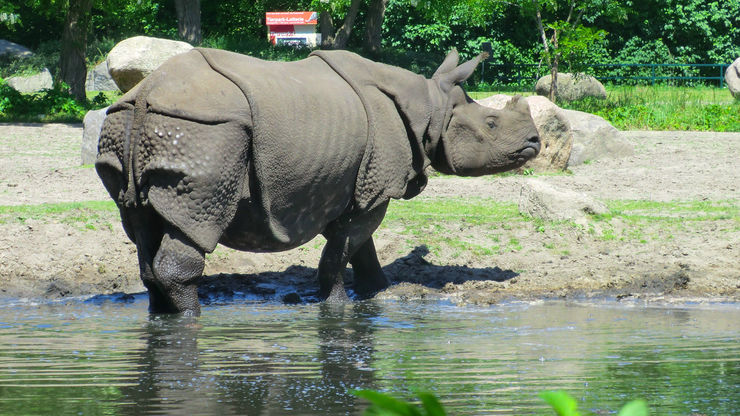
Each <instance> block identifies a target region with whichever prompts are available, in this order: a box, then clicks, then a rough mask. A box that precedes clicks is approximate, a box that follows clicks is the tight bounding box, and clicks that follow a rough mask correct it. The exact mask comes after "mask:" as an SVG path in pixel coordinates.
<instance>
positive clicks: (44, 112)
mask: <svg viewBox="0 0 740 416" xmlns="http://www.w3.org/2000/svg"><path fill="white" fill-rule="evenodd" d="M114 99H115V97H109V96H106V95H105V94H102V93H99V94H97V95H95V96H94V97H93V98H92V99H91V100H87V101H86V102H84V103H80V102H77V101H75V99H74V98H73V97H72V95H70V93H69V87H67V86H66V85H65V84H64V83H59V84H57V85H55V86H54V88H52V89H50V90H46V91H43V92H40V93H36V94H21V93H20V92H18V91H16V90H15V89H13V88H12V87H10V86H9V85H8V83H7V82H5V80H4V79H2V78H0V121H16V122H17V121H22V122H51V121H54V122H80V121H82V118H83V117H84V116H85V113H87V111H89V110H93V109H98V108H103V107H106V106H108V105H110V103H111V102H112V100H114Z"/></svg>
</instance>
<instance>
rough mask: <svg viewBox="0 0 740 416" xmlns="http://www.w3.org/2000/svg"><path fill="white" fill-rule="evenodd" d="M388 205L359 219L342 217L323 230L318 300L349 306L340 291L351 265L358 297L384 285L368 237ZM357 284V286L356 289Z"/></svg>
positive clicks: (370, 240) (370, 238)
mask: <svg viewBox="0 0 740 416" xmlns="http://www.w3.org/2000/svg"><path fill="white" fill-rule="evenodd" d="M387 207H388V204H387V203H386V204H383V205H381V206H379V207H377V208H375V209H374V210H372V211H370V212H368V213H364V214H362V215H359V216H355V215H344V216H342V217H340V218H339V219H337V220H335V221H334V222H332V223H330V224H329V225H328V226H327V228H326V230H324V233H323V234H324V237H326V245H325V246H324V250H323V252H322V253H321V260H319V270H318V280H319V296H320V297H321V298H322V299H324V300H326V301H327V302H330V303H346V302H349V297H348V296H347V292H345V290H344V271H345V269H346V268H347V263H350V261H351V262H352V268H353V270H354V272H355V282H356V283H355V284H356V287H359V289H360V291H361V292H363V293H360V294H361V295H365V294H367V293H368V291H371V292H372V291H375V288H376V287H377V286H380V285H382V282H385V283H386V286H387V280H385V276H384V275H383V271H382V270H381V268H380V263H379V262H378V258H377V255H376V254H375V246H374V244H373V242H372V234H373V232H374V231H375V229H376V228H378V226H379V225H380V222H381V221H382V220H383V216H385V210H386V208H387ZM357 282H361V283H360V285H359V286H357Z"/></svg>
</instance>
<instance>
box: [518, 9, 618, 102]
mask: <svg viewBox="0 0 740 416" xmlns="http://www.w3.org/2000/svg"><path fill="white" fill-rule="evenodd" d="M519 5H520V7H521V8H522V12H523V13H525V14H528V15H531V16H532V17H533V18H534V20H535V23H536V25H537V32H538V34H539V38H540V41H541V42H542V48H543V51H542V58H543V59H544V60H545V61H546V62H547V65H548V67H549V68H550V75H551V81H550V96H549V98H550V100H551V101H553V102H555V100H556V97H557V85H558V84H557V81H558V70H559V66H560V63H561V62H562V61H563V60H565V61H570V62H572V60H573V58H575V57H578V56H579V55H581V54H582V52H583V51H585V50H586V49H588V48H589V46H591V45H592V44H593V43H595V42H596V41H598V40H600V39H603V38H604V37H605V36H606V32H605V31H603V30H597V29H594V28H590V27H586V26H585V25H583V23H582V22H583V21H585V20H587V21H589V22H591V23H593V22H594V21H595V20H596V19H597V18H598V17H601V16H605V17H607V18H611V19H626V9H625V8H624V7H623V6H622V5H620V3H619V2H618V1H616V0H520V2H519ZM543 16H544V17H543ZM546 18H547V19H548V20H550V21H551V23H545V22H546V20H545V19H546Z"/></svg>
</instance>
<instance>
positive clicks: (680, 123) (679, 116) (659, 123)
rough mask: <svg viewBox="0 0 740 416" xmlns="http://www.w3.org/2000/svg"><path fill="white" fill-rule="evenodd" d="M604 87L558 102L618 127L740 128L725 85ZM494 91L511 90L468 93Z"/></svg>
mask: <svg viewBox="0 0 740 416" xmlns="http://www.w3.org/2000/svg"><path fill="white" fill-rule="evenodd" d="M606 89H607V99H606V100H597V99H585V100H581V101H576V102H572V103H566V102H559V103H558V105H560V106H561V107H563V108H568V109H571V110H578V111H584V112H587V113H592V114H596V115H598V116H601V117H603V118H604V119H606V120H607V121H609V122H610V123H612V125H614V127H616V128H618V129H620V130H692V131H718V132H726V131H732V132H740V100H735V99H733V98H732V95H730V93H729V91H727V89H726V88H717V87H708V86H694V87H680V86H670V85H654V86H639V85H638V86H614V85H608V86H606ZM497 93H505V94H512V93H511V92H474V93H470V96H471V97H472V98H474V99H482V98H485V97H488V96H490V95H493V94H497ZM517 94H520V95H531V93H527V92H518V93H517Z"/></svg>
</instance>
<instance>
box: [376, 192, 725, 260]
mask: <svg viewBox="0 0 740 416" xmlns="http://www.w3.org/2000/svg"><path fill="white" fill-rule="evenodd" d="M605 202H606V205H607V207H608V208H609V210H610V213H609V214H606V215H598V216H591V217H590V218H589V221H588V224H586V225H583V224H576V223H574V222H572V221H544V220H541V219H535V218H530V217H525V216H523V215H521V214H520V213H519V210H518V208H517V206H516V204H515V203H512V202H501V201H496V200H493V199H486V198H470V199H462V198H435V199H416V200H410V201H394V202H393V203H391V205H390V207H389V209H388V213H387V215H386V217H385V220H384V221H383V224H382V226H381V227H382V228H384V229H386V230H389V232H392V233H394V234H397V235H399V236H402V238H403V241H405V245H404V247H403V248H401V251H404V250H408V249H412V248H413V247H415V246H416V245H418V244H425V245H426V246H427V247H428V248H429V250H430V252H432V253H441V252H444V251H447V252H449V253H450V254H449V255H450V256H452V257H453V258H457V257H460V256H462V255H463V254H467V255H470V256H473V257H487V256H495V255H500V254H504V253H508V252H519V251H523V250H526V249H529V248H531V247H527V246H528V245H529V244H530V241H531V240H530V239H528V238H527V235H532V236H535V235H537V234H540V235H541V237H538V238H537V239H536V240H537V241H541V244H542V246H543V247H544V248H546V249H548V250H551V251H552V252H553V253H558V254H561V255H565V256H568V255H569V254H570V251H569V248H568V247H567V242H568V241H569V239H570V238H571V237H570V236H572V234H573V233H577V234H578V235H584V234H585V235H588V236H589V238H590V239H593V240H596V241H602V242H617V241H621V242H631V243H638V244H646V243H648V242H650V241H671V240H673V239H674V238H675V237H674V236H675V235H676V234H677V233H680V232H687V231H688V232H694V231H701V230H702V229H704V228H705V227H707V226H711V227H714V228H716V229H717V230H719V231H721V232H737V231H740V200H724V201H701V200H695V201H672V202H656V201H637V200H612V201H605ZM538 244H540V243H538ZM542 246H541V247H542Z"/></svg>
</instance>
